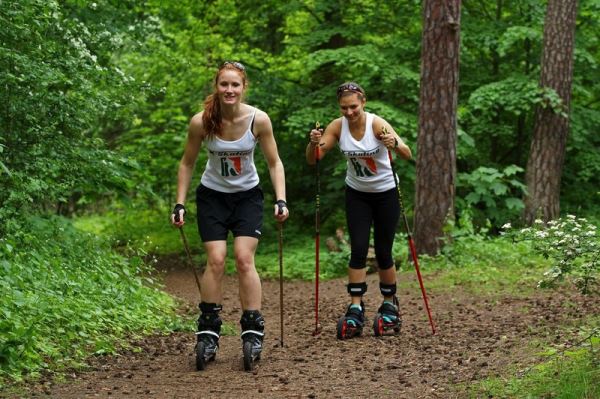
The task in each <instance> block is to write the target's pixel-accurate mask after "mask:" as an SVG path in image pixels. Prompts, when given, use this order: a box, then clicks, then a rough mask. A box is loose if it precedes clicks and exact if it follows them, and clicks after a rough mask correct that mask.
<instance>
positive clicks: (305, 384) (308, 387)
mask: <svg viewBox="0 0 600 399" xmlns="http://www.w3.org/2000/svg"><path fill="white" fill-rule="evenodd" d="M158 267H159V269H160V270H162V271H164V273H165V274H164V282H165V287H166V290H167V291H168V292H169V293H170V294H172V295H174V296H177V297H179V298H181V299H183V300H184V301H185V303H187V304H189V306H188V310H189V311H193V312H195V309H196V306H197V303H198V301H199V294H198V289H197V287H196V284H195V282H194V277H193V275H192V273H191V271H190V270H189V268H187V267H186V266H185V260H183V259H180V258H178V257H164V258H162V259H160V262H159V265H158ZM288 267H289V266H288ZM402 278H406V279H410V284H409V288H403V289H401V290H399V297H400V303H401V312H402V317H403V321H404V323H403V327H402V333H401V334H400V335H399V336H394V337H384V338H375V337H374V336H373V332H372V328H371V323H372V320H373V315H374V313H375V311H376V309H377V307H378V306H379V301H380V300H381V299H380V295H379V292H378V291H379V289H378V282H377V276H376V275H369V276H368V284H369V291H368V292H367V294H366V296H365V303H366V310H367V317H368V319H369V320H368V321H367V323H368V324H367V326H368V328H367V329H365V332H364V333H363V336H362V337H360V338H355V339H352V340H348V341H339V340H337V339H336V332H335V328H336V322H337V319H338V317H339V316H340V315H341V314H342V313H343V312H344V310H345V307H346V305H347V299H348V297H347V293H346V288H345V280H343V279H337V280H331V281H326V282H321V289H320V298H319V302H320V313H319V315H320V321H321V324H322V327H323V330H322V333H321V334H320V335H319V336H317V337H313V336H312V332H313V330H314V302H313V292H314V283H312V282H302V281H286V282H285V284H284V295H285V305H284V307H285V324H284V331H285V335H284V347H283V348H281V347H280V346H279V337H280V329H279V328H280V327H279V325H280V324H279V282H278V281H277V280H266V281H263V297H264V300H263V313H264V316H265V319H266V322H267V324H266V338H265V347H264V351H263V356H262V360H261V361H260V362H258V365H257V367H256V369H255V370H254V371H253V372H244V371H243V366H242V360H241V357H242V355H241V340H240V338H239V335H235V336H223V337H221V341H220V349H219V352H218V354H217V359H216V361H215V362H211V363H209V365H208V367H207V369H206V370H205V371H202V372H198V371H196V370H195V358H194V343H195V336H194V335H193V334H191V333H174V334H171V335H169V336H155V337H150V338H147V339H145V340H144V341H143V342H138V343H137V345H138V346H139V347H141V349H142V350H141V351H128V352H126V353H122V354H120V355H118V356H106V357H98V358H95V359H93V360H92V364H91V367H90V369H89V370H87V371H84V372H81V373H77V374H73V375H72V376H71V377H69V378H68V380H67V381H66V382H62V383H52V382H50V381H46V382H44V381H41V382H40V383H38V384H35V385H32V386H29V387H28V388H27V389H28V391H27V397H52V398H84V397H85V398H88V397H89V398H92V397H93V398H96V397H100V398H134V397H135V398H237V399H239V398H244V397H248V398H250V397H259V398H346V397H351V398H455V397H464V390H463V388H460V387H461V386H463V387H464V386H465V385H467V384H469V383H470V382H471V381H474V380H477V379H480V378H484V377H486V376H489V375H497V374H498V373H499V372H506V370H507V368H510V367H514V368H515V369H523V368H526V367H527V365H528V364H531V363H532V362H536V361H538V360H536V355H535V353H536V352H538V351H539V350H540V348H539V346H538V345H537V344H536V342H537V341H538V340H542V341H544V342H552V343H555V344H568V343H572V342H574V341H575V340H577V336H575V335H574V334H575V332H576V330H577V329H576V328H567V329H565V328H561V329H557V328H556V327H557V326H559V325H564V324H567V325H573V326H576V325H577V323H578V321H580V320H581V319H582V318H584V317H585V316H587V315H592V314H599V313H600V304H599V302H598V300H597V299H594V298H585V297H582V296H579V295H578V294H576V293H574V292H556V291H537V292H536V293H535V295H531V296H526V297H511V296H506V295H500V296H496V297H491V296H481V295H479V296H474V295H472V294H469V293H467V292H466V291H465V290H463V289H461V287H455V288H453V289H449V290H448V291H446V292H430V293H429V294H430V298H429V301H430V306H431V309H432V310H433V317H434V320H435V322H436V325H437V333H436V335H434V336H432V334H431V330H430V327H429V323H428V320H427V315H426V312H425V310H424V308H423V301H422V298H421V293H420V290H419V286H418V282H417V281H416V278H415V277H414V273H412V274H405V273H403V274H402ZM432 278H435V277H434V276H428V279H432ZM425 285H426V286H427V279H426V280H425ZM224 293H225V298H224V303H223V312H222V318H223V320H224V321H225V322H227V323H229V324H233V325H235V326H236V328H238V329H239V319H240V316H241V312H240V311H239V303H238V294H237V293H238V290H237V277H236V276H226V278H225V281H224Z"/></svg>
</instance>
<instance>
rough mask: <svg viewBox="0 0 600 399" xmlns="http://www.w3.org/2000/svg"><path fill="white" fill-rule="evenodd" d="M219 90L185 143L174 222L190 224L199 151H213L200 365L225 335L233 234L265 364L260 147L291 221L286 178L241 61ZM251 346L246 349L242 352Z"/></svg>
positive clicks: (246, 335)
mask: <svg viewBox="0 0 600 399" xmlns="http://www.w3.org/2000/svg"><path fill="white" fill-rule="evenodd" d="M214 82H215V90H214V92H213V93H212V94H210V95H209V96H208V97H207V98H206V100H205V102H204V110H203V111H202V112H200V113H198V114H196V115H194V116H193V117H192V119H191V122H190V125H189V129H188V136H187V143H186V145H185V151H184V153H183V157H182V158H181V162H180V164H179V172H178V176H177V204H176V205H175V208H174V210H173V213H172V215H171V222H172V223H173V224H174V225H175V226H177V227H181V226H182V225H183V224H184V221H185V219H184V218H185V213H186V211H185V205H184V204H185V199H186V194H187V192H188V189H189V187H190V182H191V178H192V174H193V171H194V165H195V163H196V159H197V157H198V152H199V151H200V147H201V146H202V144H204V145H205V146H206V148H207V150H208V161H207V163H206V167H205V169H204V173H203V174H202V178H201V180H200V185H199V186H198V188H197V189H196V205H197V215H198V216H197V219H198V230H199V233H200V238H201V239H202V242H203V243H204V248H205V250H206V255H207V264H206V268H205V270H204V273H203V275H202V279H201V282H200V286H201V302H200V317H199V319H198V332H197V333H196V334H197V346H196V356H197V359H196V360H197V362H196V363H197V366H198V369H203V368H204V365H205V362H207V361H210V360H213V359H214V358H215V355H216V352H217V349H218V346H219V336H220V330H221V323H222V322H221V318H220V317H219V312H220V311H221V309H222V306H221V303H222V299H223V293H222V279H223V275H224V273H225V258H226V255H227V235H228V232H229V231H231V232H232V234H233V237H234V238H233V252H234V257H235V266H236V269H237V273H238V278H239V294H240V302H241V307H242V311H243V313H242V317H241V321H240V323H241V327H242V339H243V342H244V344H246V343H248V342H249V343H250V344H251V347H252V357H253V359H259V358H260V353H261V350H262V341H263V337H264V318H263V316H262V315H261V313H260V310H261V300H262V291H261V282H260V278H259V276H258V273H257V271H256V267H255V264H254V254H255V251H256V247H257V245H258V239H259V237H260V235H261V229H262V221H263V192H262V190H261V188H260V186H259V177H258V174H257V171H256V167H255V165H254V148H255V147H256V144H257V143H258V144H259V145H260V147H261V149H262V152H263V154H264V156H265V159H266V161H267V165H268V168H269V174H270V177H271V181H272V183H273V188H274V190H275V196H276V198H277V201H276V203H275V205H274V208H273V216H274V217H275V219H276V220H277V221H278V222H283V221H284V220H286V219H287V217H288V208H287V204H286V201H285V199H286V197H285V174H284V169H283V164H282V162H281V160H280V158H279V154H278V152H277V144H276V142H275V138H274V136H273V129H272V126H271V120H270V119H269V116H268V115H267V114H266V113H265V112H263V111H261V110H259V109H257V108H255V107H252V106H250V105H248V104H245V103H244V102H243V97H244V93H245V91H246V88H247V87H248V80H247V76H246V68H245V67H244V65H242V64H241V63H239V62H232V61H227V62H224V63H223V64H222V65H221V66H220V67H219V69H218V71H217V74H216V76H215V81H214ZM246 347H247V346H246V345H244V348H246Z"/></svg>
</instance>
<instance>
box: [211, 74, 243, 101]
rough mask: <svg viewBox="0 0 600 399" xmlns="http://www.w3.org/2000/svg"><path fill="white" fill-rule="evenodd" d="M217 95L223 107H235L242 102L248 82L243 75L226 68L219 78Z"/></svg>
mask: <svg viewBox="0 0 600 399" xmlns="http://www.w3.org/2000/svg"><path fill="white" fill-rule="evenodd" d="M216 85H217V94H218V95H219V101H220V102H221V104H222V105H234V104H237V103H240V102H241V101H242V97H243V94H244V90H245V89H246V81H245V80H244V76H243V74H242V73H241V72H240V71H238V70H236V69H230V68H224V69H222V70H221V71H220V72H219V76H218V77H217V83H216Z"/></svg>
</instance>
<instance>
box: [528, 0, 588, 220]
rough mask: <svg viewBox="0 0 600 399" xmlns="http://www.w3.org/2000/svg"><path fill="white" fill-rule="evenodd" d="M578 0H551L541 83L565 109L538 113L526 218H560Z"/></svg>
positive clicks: (545, 108)
mask: <svg viewBox="0 0 600 399" xmlns="http://www.w3.org/2000/svg"><path fill="white" fill-rule="evenodd" d="M576 16H577V0H549V1H548V8H547V11H546V20H545V22H544V49H543V53H542V65H541V67H542V72H541V77H540V86H541V87H542V88H550V89H553V90H555V91H556V92H557V93H558V95H559V96H560V98H561V99H562V102H563V103H562V109H561V111H562V112H557V111H556V110H553V109H551V108H550V107H545V106H544V105H545V104H542V106H538V107H537V109H536V112H535V122H534V128H533V138H532V141H531V149H530V153H529V159H528V161H527V172H526V176H525V179H526V183H527V190H528V194H527V196H526V198H525V212H524V220H525V223H527V224H528V225H530V224H532V223H533V221H534V220H535V219H537V218H540V219H542V220H544V221H548V220H552V219H555V218H557V217H559V214H560V181H561V176H562V168H563V163H564V159H565V147H566V142H567V136H568V134H569V117H568V114H569V111H570V106H571V84H572V81H573V47H574V43H575V18H576Z"/></svg>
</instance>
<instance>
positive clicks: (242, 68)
mask: <svg viewBox="0 0 600 399" xmlns="http://www.w3.org/2000/svg"><path fill="white" fill-rule="evenodd" d="M227 65H231V66H232V67H234V68H237V69H239V70H240V71H245V70H246V67H245V66H244V64H242V63H241V62H237V61H225V62H224V63H222V64H221V66H220V67H219V69H223V68H225V67H226V66H227Z"/></svg>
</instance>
